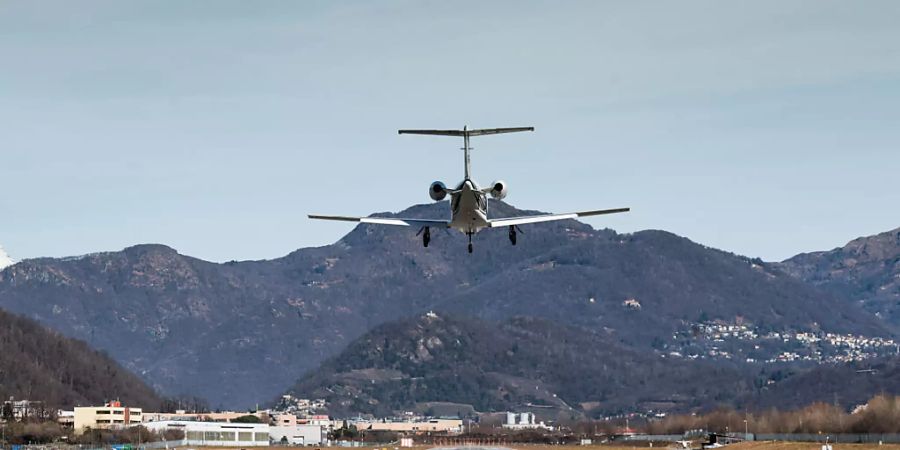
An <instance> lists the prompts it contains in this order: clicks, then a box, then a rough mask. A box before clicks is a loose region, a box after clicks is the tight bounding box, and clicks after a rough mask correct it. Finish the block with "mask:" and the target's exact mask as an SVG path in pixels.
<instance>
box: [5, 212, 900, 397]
mask: <svg viewBox="0 0 900 450" xmlns="http://www.w3.org/2000/svg"><path fill="white" fill-rule="evenodd" d="M490 212H491V216H492V217H503V216H510V215H518V214H522V213H523V212H522V211H521V210H518V209H515V208H514V207H512V206H510V205H508V204H505V203H502V202H496V201H491V202H490ZM388 215H390V213H388ZM394 215H395V216H397V215H403V216H406V217H420V218H436V217H443V216H445V215H446V204H445V203H433V204H425V205H415V206H413V207H410V208H408V209H407V210H404V211H402V212H399V213H396V214H394ZM755 261H756V260H754V259H750V258H746V257H743V256H739V255H734V254H732V253H728V252H723V251H719V250H714V249H710V248H709V247H705V246H702V245H700V244H696V243H693V242H692V241H690V240H688V239H686V238H682V237H678V236H676V235H674V234H671V233H668V232H662V231H644V232H638V233H632V234H618V233H616V232H615V231H613V230H608V229H600V230H596V229H594V228H592V227H591V226H589V225H586V224H583V223H580V222H577V221H575V220H566V221H560V222H553V223H545V224H534V225H529V226H528V227H525V233H524V234H523V235H522V236H521V237H520V240H519V244H518V245H517V246H515V247H511V246H510V245H509V242H508V241H507V237H506V233H492V232H490V230H488V231H487V232H485V233H479V234H478V235H477V236H476V238H475V253H474V254H473V255H469V254H467V253H466V251H465V237H464V236H462V235H460V234H444V233H434V234H433V235H432V242H431V246H430V247H429V248H428V249H423V248H422V245H421V241H420V238H418V237H416V236H415V230H411V229H408V228H403V227H384V226H376V225H368V224H361V225H357V226H355V227H354V228H353V229H352V230H351V231H350V232H348V233H347V234H346V235H345V236H344V237H342V238H341V239H340V240H338V241H337V242H335V243H334V244H331V245H327V246H322V247H312V248H304V249H298V250H296V251H293V252H290V253H288V254H287V255H285V256H283V257H280V258H276V259H273V260H259V261H239V262H238V261H234V262H226V263H212V262H207V261H203V260H200V259H197V258H192V257H190V256H185V255H181V254H179V253H178V252H177V251H175V250H174V249H172V248H170V247H167V246H164V245H161V244H145V245H137V246H132V247H128V248H126V249H124V250H122V251H119V252H102V253H93V254H89V255H84V256H81V257H76V258H66V259H58V258H41V259H29V260H25V261H22V262H20V263H19V264H16V265H15V266H12V267H11V268H9V269H7V270H5V271H3V272H0V308H4V309H7V310H10V311H13V312H16V313H19V314H24V315H27V316H28V317H31V318H33V319H37V320H38V321H40V322H41V323H43V324H45V325H47V326H49V327H51V328H54V329H56V330H58V331H60V332H62V333H63V334H65V335H67V336H72V337H76V338H79V339H83V340H85V341H87V342H89V343H90V344H91V345H92V346H94V347H96V348H99V349H102V350H105V351H107V352H109V354H110V355H112V356H113V357H115V358H116V359H117V360H118V361H120V362H122V364H123V365H124V366H125V367H127V368H129V369H131V370H133V371H134V372H136V373H138V374H140V375H141V376H142V377H143V378H144V379H145V380H148V381H149V382H150V383H151V384H152V385H153V386H154V387H155V388H157V389H158V390H160V391H162V392H165V393H167V394H169V395H173V394H174V395H177V394H183V393H191V394H197V395H201V396H203V397H206V398H208V399H210V403H211V406H213V407H247V406H250V405H253V404H255V403H257V402H259V401H260V400H261V399H263V400H264V399H268V398H273V397H274V396H276V395H277V394H279V393H281V392H283V390H284V388H285V387H287V386H289V385H291V383H293V382H294V381H295V380H296V379H297V377H298V376H299V375H301V374H303V373H305V372H307V371H310V370H312V369H315V368H316V367H317V366H318V365H319V363H321V362H322V361H324V360H325V359H327V358H328V357H331V356H334V355H337V354H338V353H340V351H341V350H343V349H344V347H345V346H346V345H347V344H348V343H349V342H351V341H352V340H354V339H355V338H357V337H359V336H361V335H362V334H363V333H365V332H366V331H368V330H369V329H371V328H373V327H374V326H377V325H379V324H381V323H385V322H389V321H392V320H397V319H400V318H403V317H408V316H410V315H416V314H421V313H424V312H426V311H428V310H432V309H435V310H442V311H445V312H448V313H455V314H464V315H469V316H470V315H476V316H481V317H484V318H487V319H488V320H494V321H504V320H507V319H510V318H512V317H514V316H522V315H531V316H534V317H536V318H543V319H547V320H556V321H560V322H563V323H566V324H570V325H574V326H580V327H583V328H588V329H593V330H613V334H614V335H615V337H616V340H617V341H618V342H620V343H622V344H624V345H629V346H633V347H634V348H639V349H644V350H648V351H649V350H650V349H652V348H654V347H653V345H654V344H657V345H668V344H666V342H668V341H669V340H671V336H672V332H673V331H684V330H685V329H689V328H690V326H691V323H695V322H698V321H699V320H698V319H700V318H701V317H707V318H708V319H710V320H720V321H725V322H729V323H731V322H750V323H754V324H756V325H758V326H761V327H768V328H771V329H782V328H787V327H788V326H790V327H796V328H801V329H811V330H814V329H826V330H834V331H848V332H849V331H853V332H857V333H859V334H866V335H887V334H890V331H889V330H888V329H886V328H885V327H884V326H883V324H882V323H881V322H880V321H879V320H877V319H875V318H873V317H871V316H870V315H869V314H867V313H865V312H862V311H859V310H858V309H857V308H856V307H855V306H853V305H849V304H848V303H847V302H846V301H844V299H842V298H839V297H838V296H836V295H834V294H831V293H828V292H826V291H824V290H820V289H817V288H813V287H810V286H809V285H808V284H806V283H804V282H802V281H800V280H798V279H795V278H793V277H790V276H788V275H786V274H784V273H783V272H782V270H781V269H780V268H778V267H775V266H772V265H770V264H768V263H761V261H757V262H759V263H761V264H758V263H757V262H755ZM513 294H515V295H513ZM589 299H595V301H594V302H591V301H589ZM629 300H634V301H635V302H637V304H639V305H641V309H640V310H634V309H629V307H627V306H625V303H626V302H627V301H629ZM550 305H552V307H549V306H550ZM660 342H662V344H660Z"/></svg>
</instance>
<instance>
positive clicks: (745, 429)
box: [744, 419, 750, 441]
mask: <svg viewBox="0 0 900 450" xmlns="http://www.w3.org/2000/svg"><path fill="white" fill-rule="evenodd" d="M748 436H750V432H749V430H748V428H747V419H744V440H745V441H746V440H747V438H748Z"/></svg>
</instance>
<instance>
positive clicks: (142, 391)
mask: <svg viewBox="0 0 900 450" xmlns="http://www.w3.org/2000/svg"><path fill="white" fill-rule="evenodd" d="M9 397H14V398H16V399H27V400H34V401H43V402H45V403H46V405H48V406H49V407H72V406H73V405H98V404H102V402H104V401H107V400H111V399H120V400H121V401H122V402H123V403H125V404H126V405H133V406H136V407H143V408H145V409H150V410H152V409H155V408H158V407H159V406H160V399H159V397H158V396H157V395H156V393H155V392H154V391H153V390H152V389H150V388H149V387H148V386H147V385H146V384H144V382H143V381H141V379H140V378H138V377H137V376H135V375H134V374H132V373H130V372H128V371H127V370H125V369H123V368H122V366H120V365H119V364H118V363H117V362H115V361H113V360H112V359H110V358H109V357H108V356H106V355H104V354H102V353H100V352H97V351H94V350H92V349H91V348H90V347H88V346H87V344H85V343H84V342H81V341H77V340H74V339H70V338H66V337H64V336H62V335H60V334H59V333H57V332H54V331H50V330H47V329H45V328H44V327H42V326H41V325H39V324H37V323H35V322H34V321H32V320H30V319H26V318H23V317H20V316H16V315H14V314H10V313H7V312H5V311H2V310H0V398H2V399H8V398H9Z"/></svg>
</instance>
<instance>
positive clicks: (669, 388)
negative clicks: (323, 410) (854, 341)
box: [291, 313, 753, 418]
mask: <svg viewBox="0 0 900 450" xmlns="http://www.w3.org/2000/svg"><path fill="white" fill-rule="evenodd" d="M752 391H753V385H752V382H750V381H749V379H748V377H746V376H744V375H743V374H741V373H740V372H739V371H737V370H736V369H734V368H731V367H728V366H725V365H717V364H713V363H711V362H705V361H699V362H687V361H679V360H676V361H671V360H666V359H665V358H661V357H660V356H659V355H657V354H653V353H646V352H639V351H635V350H633V349H630V348H627V347H624V346H622V345H619V344H618V343H616V342H615V340H614V339H611V336H609V335H608V334H607V333H602V332H595V331H590V330H586V329H582V328H578V327H571V326H565V325H561V324H559V323H557V322H552V321H547V320H543V319H535V318H513V319H509V320H506V321H503V322H501V323H499V324H497V323H491V322H485V321H481V320H478V319H474V318H464V317H453V316H449V317H445V316H444V315H440V314H435V313H428V314H426V315H423V316H421V317H418V318H410V319H403V320H400V321H396V322H391V323H388V324H384V325H381V326H378V327H376V328H375V329H373V330H372V331H370V332H368V333H366V334H365V335H364V336H362V337H360V338H359V339H357V340H355V341H354V342H352V343H351V344H350V345H349V346H348V347H347V349H346V350H344V351H343V352H342V353H341V354H340V355H338V356H336V357H334V358H331V359H329V360H328V361H326V362H325V363H324V364H323V365H322V366H321V367H320V368H318V369H317V370H315V371H313V372H311V373H309V374H307V375H306V376H304V377H303V378H302V379H301V380H300V381H298V383H297V384H296V385H295V386H294V388H293V389H292V390H291V393H292V394H293V395H295V396H299V397H301V398H324V399H325V400H326V401H327V402H328V404H329V405H330V406H329V412H330V413H332V414H337V415H338V416H341V415H349V414H353V413H360V412H362V413H373V414H376V415H380V416H385V415H392V414H397V413H399V412H402V411H409V410H414V409H420V410H422V409H424V408H427V407H428V406H429V405H430V404H431V403H432V402H447V403H452V404H456V405H458V408H459V409H460V410H463V411H464V410H471V409H472V408H474V409H475V410H477V411H482V412H484V411H506V410H523V409H537V410H539V411H540V412H541V414H542V416H548V415H550V416H551V417H556V418H569V417H578V416H581V415H583V414H586V413H587V414H592V413H594V414H599V413H604V414H612V413H620V412H623V411H626V410H627V411H633V410H635V409H640V410H647V409H653V408H667V409H670V408H678V409H688V408H692V407H699V406H702V405H708V404H715V403H717V402H720V401H722V400H723V399H728V398H733V397H735V396H738V395H741V394H748V393H750V392H752Z"/></svg>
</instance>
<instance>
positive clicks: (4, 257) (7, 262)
mask: <svg viewBox="0 0 900 450" xmlns="http://www.w3.org/2000/svg"><path fill="white" fill-rule="evenodd" d="M15 263H16V262H15V261H13V259H12V258H10V257H9V255H8V254H6V251H4V250H3V246H2V245H0V270H3V269H5V268H7V267H9V266H11V265H13V264H15Z"/></svg>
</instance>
